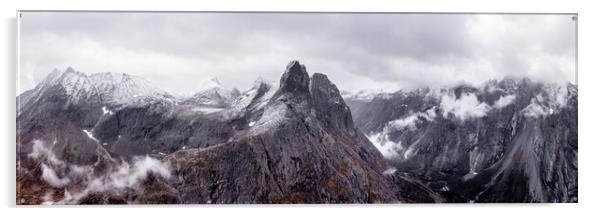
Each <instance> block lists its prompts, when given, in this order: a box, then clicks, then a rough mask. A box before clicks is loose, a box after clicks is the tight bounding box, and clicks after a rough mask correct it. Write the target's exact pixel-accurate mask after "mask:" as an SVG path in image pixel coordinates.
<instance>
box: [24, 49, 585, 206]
mask: <svg viewBox="0 0 602 216" xmlns="http://www.w3.org/2000/svg"><path fill="white" fill-rule="evenodd" d="M201 86H202V90H201V91H199V92H198V93H196V94H194V95H193V96H191V97H187V98H179V97H174V96H172V95H170V94H169V93H167V92H165V91H162V90H159V89H157V88H154V87H153V85H152V84H150V83H149V82H148V81H146V80H145V79H144V78H141V77H137V76H132V75H128V74H123V73H98V74H90V75H87V74H84V73H82V72H78V71H76V70H74V69H72V68H68V69H67V70H65V71H59V70H55V71H53V72H52V73H50V74H49V75H48V76H47V77H46V78H45V79H44V80H43V81H41V82H40V83H39V84H38V85H37V86H36V87H35V88H34V89H31V90H28V91H26V92H23V93H22V94H20V95H19V96H17V119H16V121H17V162H18V163H17V203H18V204H43V203H46V204H125V203H189V204H198V203H400V202H401V203H405V202H577V87H576V86H574V85H571V84H568V85H566V86H561V85H556V84H542V83H536V82H531V81H529V80H527V79H523V80H516V79H507V80H502V81H491V82H488V83H486V84H485V85H483V86H482V87H471V86H456V87H453V88H441V89H429V88H422V89H414V90H409V91H406V90H400V91H398V92H393V93H385V92H378V93H370V92H360V93H358V94H350V93H347V92H340V91H339V89H338V88H337V86H336V85H335V84H334V83H332V82H331V81H330V80H329V79H328V77H327V76H326V75H324V74H320V73H314V74H313V75H312V76H310V75H309V73H308V72H307V70H306V68H305V66H304V65H302V64H300V63H299V62H298V61H292V62H290V63H289V64H288V65H287V67H286V68H285V70H284V73H283V75H282V76H281V78H280V80H279V82H278V83H277V82H272V81H268V80H265V79H262V78H260V79H257V80H256V81H255V83H254V84H253V86H252V87H251V88H250V89H248V90H246V91H244V92H240V91H239V90H237V89H229V88H225V87H223V86H222V85H221V84H220V82H219V81H218V80H217V79H215V78H214V79H211V80H209V81H208V82H205V83H203V84H201ZM342 95H343V96H342Z"/></svg>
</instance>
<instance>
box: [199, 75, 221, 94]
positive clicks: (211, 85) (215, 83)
mask: <svg viewBox="0 0 602 216" xmlns="http://www.w3.org/2000/svg"><path fill="white" fill-rule="evenodd" d="M215 88H220V89H224V86H222V83H221V82H220V81H219V79H217V77H211V78H209V79H208V80H207V81H205V82H203V83H202V84H201V89H200V91H206V90H210V89H215Z"/></svg>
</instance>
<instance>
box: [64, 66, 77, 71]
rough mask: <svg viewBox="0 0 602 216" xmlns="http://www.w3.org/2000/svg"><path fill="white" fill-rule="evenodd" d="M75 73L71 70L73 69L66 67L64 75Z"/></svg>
mask: <svg viewBox="0 0 602 216" xmlns="http://www.w3.org/2000/svg"><path fill="white" fill-rule="evenodd" d="M73 72H75V70H73V68H72V67H71V66H69V67H67V70H65V73H73Z"/></svg>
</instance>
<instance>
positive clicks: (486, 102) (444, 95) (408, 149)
mask: <svg viewBox="0 0 602 216" xmlns="http://www.w3.org/2000/svg"><path fill="white" fill-rule="evenodd" d="M356 98H357V97H356ZM347 102H348V104H349V105H350V107H351V110H352V113H353V116H354V120H355V122H356V124H357V125H358V127H360V128H361V129H362V130H363V132H365V133H366V134H368V135H369V137H370V139H371V140H372V141H373V143H375V145H376V146H377V147H378V148H379V150H381V152H382V153H383V154H384V155H385V156H386V157H387V158H388V159H389V160H390V161H391V162H392V163H394V164H395V166H396V167H397V168H398V169H399V170H400V171H402V172H407V173H410V174H411V175H415V176H418V177H419V178H421V179H423V180H424V181H425V182H427V183H428V184H429V185H430V186H431V188H433V189H435V190H440V191H442V192H445V193H448V194H453V195H450V196H452V197H453V199H455V200H456V201H459V202H464V201H477V202H576V201H577V88H576V86H574V85H571V84H568V85H555V84H541V83H533V82H531V81H529V80H503V81H492V82H489V83H487V84H485V85H484V86H481V87H478V88H476V87H469V86H459V87H455V88H451V89H418V90H414V91H409V92H405V91H400V92H396V93H391V94H382V95H380V96H376V97H374V98H373V99H370V100H355V99H353V97H349V98H348V101H347Z"/></svg>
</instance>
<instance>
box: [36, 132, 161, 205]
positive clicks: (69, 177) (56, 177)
mask: <svg viewBox="0 0 602 216" xmlns="http://www.w3.org/2000/svg"><path fill="white" fill-rule="evenodd" d="M55 144H56V140H55V141H54V142H52V143H51V145H48V144H46V142H44V141H41V140H34V141H33V150H32V152H31V153H30V154H29V157H30V158H32V159H35V160H38V161H40V162H41V163H40V166H41V169H42V175H41V177H40V179H41V180H43V181H45V182H47V183H48V184H49V185H50V186H52V187H53V188H55V189H63V190H64V196H63V198H62V199H60V200H55V199H53V197H52V195H51V193H50V192H48V194H47V195H46V196H44V197H43V198H44V204H74V203H77V202H78V201H79V200H80V199H81V198H82V197H84V196H86V195H88V194H90V193H95V192H110V193H113V194H122V193H124V192H126V191H127V190H130V189H133V190H137V189H138V188H139V187H140V183H141V182H142V181H144V180H145V179H146V178H148V177H149V176H150V175H154V176H156V177H161V178H164V179H169V178H171V169H170V165H169V164H168V163H166V162H162V161H160V160H157V159H155V158H152V157H149V156H137V157H134V158H133V159H132V160H131V161H129V162H127V161H121V162H116V161H103V163H108V164H107V165H105V166H101V165H99V163H100V161H99V162H97V164H95V165H90V166H80V165H76V164H68V163H67V162H65V161H62V160H60V159H59V158H58V157H57V156H56V155H55V154H54V152H53V151H52V146H54V145H55Z"/></svg>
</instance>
